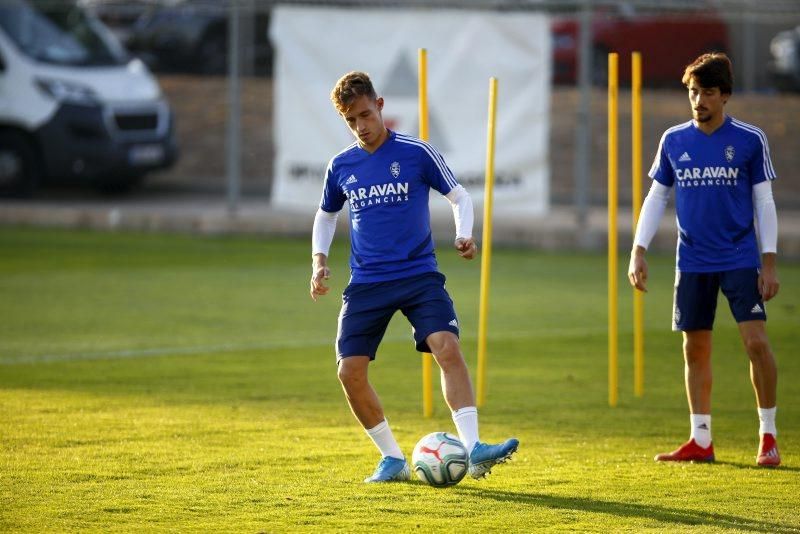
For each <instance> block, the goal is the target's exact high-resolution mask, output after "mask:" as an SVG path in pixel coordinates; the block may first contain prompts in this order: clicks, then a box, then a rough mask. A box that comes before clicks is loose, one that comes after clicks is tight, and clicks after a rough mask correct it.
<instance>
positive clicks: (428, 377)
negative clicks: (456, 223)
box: [417, 48, 433, 417]
mask: <svg viewBox="0 0 800 534" xmlns="http://www.w3.org/2000/svg"><path fill="white" fill-rule="evenodd" d="M417 59H418V61H417V63H418V71H419V73H418V76H417V81H418V93H419V138H420V139H422V140H423V141H427V140H428V51H427V50H426V49H424V48H420V49H419V51H418V54H417ZM422 415H423V416H424V417H433V355H432V354H431V353H430V352H425V353H423V354H422Z"/></svg>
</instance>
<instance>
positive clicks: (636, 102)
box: [631, 52, 644, 397]
mask: <svg viewBox="0 0 800 534" xmlns="http://www.w3.org/2000/svg"><path fill="white" fill-rule="evenodd" d="M631 171H632V172H631V177H632V180H633V184H632V185H633V188H632V190H631V191H632V195H631V201H632V203H633V212H632V213H633V227H632V228H633V232H634V233H635V232H636V223H638V222H639V214H640V210H641V206H642V54H641V53H640V52H633V53H631ZM633 394H634V395H635V396H637V397H642V396H644V294H643V293H642V292H641V291H638V290H637V289H636V288H633Z"/></svg>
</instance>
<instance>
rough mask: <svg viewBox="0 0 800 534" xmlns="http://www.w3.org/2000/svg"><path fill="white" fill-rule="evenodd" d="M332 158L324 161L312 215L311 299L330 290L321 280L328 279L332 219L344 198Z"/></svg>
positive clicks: (335, 216) (333, 231)
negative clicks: (319, 196) (322, 180)
mask: <svg viewBox="0 0 800 534" xmlns="http://www.w3.org/2000/svg"><path fill="white" fill-rule="evenodd" d="M335 159H336V158H335V157H334V158H333V159H331V161H330V162H328V168H327V170H326V171H325V185H324V187H323V189H322V200H321V201H320V206H319V209H318V210H317V213H316V215H314V227H313V229H312V231H311V258H312V259H311V282H310V293H311V298H312V299H314V300H317V297H320V296H322V295H327V294H328V291H329V290H330V287H328V286H326V285H325V284H324V281H325V280H327V279H329V278H330V277H331V270H330V269H329V268H328V252H329V251H330V248H331V243H333V235H334V233H336V219H337V218H338V217H339V211H340V210H341V209H342V207H343V206H344V202H345V200H346V198H347V197H346V196H345V194H344V192H343V191H342V189H341V187H339V184H338V181H337V180H336V172H335V171H334V160H335Z"/></svg>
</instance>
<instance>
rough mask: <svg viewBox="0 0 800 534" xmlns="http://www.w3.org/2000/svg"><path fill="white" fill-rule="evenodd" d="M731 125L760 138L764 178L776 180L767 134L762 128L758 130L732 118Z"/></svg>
mask: <svg viewBox="0 0 800 534" xmlns="http://www.w3.org/2000/svg"><path fill="white" fill-rule="evenodd" d="M731 124H733V125H734V126H736V127H737V128H740V129H742V130H745V131H747V132H750V133H754V134H756V135H757V136H758V139H759V141H760V142H761V155H762V157H763V159H764V176H766V177H767V179H769V180H774V179H775V177H776V174H775V168H774V167H773V166H772V158H771V157H770V154H769V142H768V141H767V136H766V134H765V133H764V132H763V131H762V130H761V128H757V127H756V126H753V125H752V124H747V123H746V122H742V121H740V120H738V119H734V118H733V117H731Z"/></svg>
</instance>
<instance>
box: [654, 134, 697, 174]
mask: <svg viewBox="0 0 800 534" xmlns="http://www.w3.org/2000/svg"><path fill="white" fill-rule="evenodd" d="M691 124H692V121H688V122H684V123H682V124H676V125H675V126H672V127H670V128H667V130H666V131H665V132H664V135H662V136H661V140H660V141H659V142H658V151H657V152H656V157H655V158H654V159H653V166H652V167H650V170H649V171H648V172H647V176H649V177H650V178H652V177H654V176H655V175H656V174H657V173H658V170H659V168H660V167H661V151H662V150H664V141H666V140H667V136H668V135H669V134H671V133H672V132H675V131H678V130H684V129H686V128H688V127H689V126H691Z"/></svg>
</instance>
